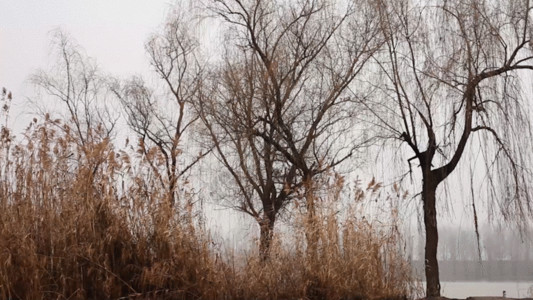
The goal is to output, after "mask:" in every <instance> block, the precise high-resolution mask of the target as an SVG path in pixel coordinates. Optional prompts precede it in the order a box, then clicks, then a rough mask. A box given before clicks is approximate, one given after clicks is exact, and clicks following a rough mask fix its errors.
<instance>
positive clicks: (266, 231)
mask: <svg viewBox="0 0 533 300" xmlns="http://www.w3.org/2000/svg"><path fill="white" fill-rule="evenodd" d="M275 220H276V219H275V217H272V216H270V217H269V216H264V217H263V219H262V220H261V222H260V223H259V227H260V230H261V231H260V236H259V257H260V259H261V261H266V260H267V259H268V257H269V256H270V246H271V245H272V237H273V235H274V222H275Z"/></svg>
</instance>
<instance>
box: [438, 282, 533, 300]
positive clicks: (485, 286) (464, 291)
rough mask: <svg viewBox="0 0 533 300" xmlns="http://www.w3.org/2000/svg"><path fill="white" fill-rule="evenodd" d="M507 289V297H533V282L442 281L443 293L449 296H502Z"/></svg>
mask: <svg viewBox="0 0 533 300" xmlns="http://www.w3.org/2000/svg"><path fill="white" fill-rule="evenodd" d="M503 291H506V294H507V297H510V298H524V297H532V296H533V295H532V293H533V282H488V281H468V282H465V281H458V282H451V281H445V282H441V294H442V295H443V296H445V297H449V298H463V299H464V298H466V297H469V296H502V292H503Z"/></svg>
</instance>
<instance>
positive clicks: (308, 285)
mask: <svg viewBox="0 0 533 300" xmlns="http://www.w3.org/2000/svg"><path fill="white" fill-rule="evenodd" d="M10 134H11V133H10V132H9V130H8V129H7V128H5V127H4V129H3V130H2V135H3V137H2V140H1V145H0V148H1V153H2V156H1V157H0V159H1V161H0V163H1V166H0V167H1V168H0V172H1V174H0V180H1V181H0V298H2V299H120V298H122V299H373V298H401V297H406V296H409V293H410V280H411V279H410V278H409V276H408V275H406V274H408V273H409V272H407V271H408V267H407V265H406V264H405V261H404V259H403V258H402V256H401V255H400V252H399V251H398V247H397V245H398V241H399V240H398V237H397V235H395V234H393V233H391V232H383V231H380V230H376V229H375V228H374V227H373V225H372V224H370V223H368V222H366V221H363V220H360V219H357V217H356V215H357V213H356V212H353V214H348V215H349V216H348V217H345V218H342V219H340V218H339V217H338V216H337V214H336V213H335V212H334V211H332V210H331V209H330V208H331V207H333V206H334V205H332V204H331V203H333V202H332V201H329V202H328V201H323V207H322V208H321V209H320V210H319V211H320V213H319V214H317V218H319V219H320V222H315V223H313V224H318V225H316V226H317V228H312V229H310V228H306V227H305V224H306V223H305V222H299V221H298V218H294V219H295V220H296V221H295V225H294V226H293V230H292V231H291V233H287V234H278V235H277V236H276V239H275V242H274V245H273V246H272V250H271V256H270V259H269V260H268V261H260V260H259V259H258V257H257V256H249V257H242V258H241V259H240V262H241V263H240V264H232V263H228V259H218V257H219V256H220V255H221V253H218V252H217V251H216V250H214V249H213V248H212V247H211V246H210V245H211V241H210V239H209V238H208V236H209V235H208V233H207V231H206V230H205V228H203V227H202V226H201V224H199V223H198V222H197V221H195V220H196V219H197V218H196V217H195V212H194V210H191V209H190V207H187V208H186V207H184V206H185V204H184V205H182V206H171V205H170V204H168V202H167V201H166V199H168V197H166V195H165V193H164V192H162V191H160V190H158V189H155V188H152V187H153V186H155V185H154V184H153V182H152V181H153V180H156V179H155V178H154V177H153V176H152V175H150V173H149V172H148V171H146V170H149V168H143V166H142V164H143V162H142V159H140V160H139V159H135V158H131V157H130V155H128V154H127V153H126V152H125V151H115V149H114V146H113V143H112V141H111V140H110V139H109V137H106V136H105V135H104V134H103V133H102V132H100V131H99V129H98V128H97V129H94V131H91V132H89V133H88V136H89V137H90V138H88V139H86V141H87V142H85V143H81V142H80V140H79V139H78V138H77V135H76V134H75V133H74V131H73V130H72V128H70V127H69V126H68V125H66V124H64V123H62V122H61V121H59V120H51V119H50V118H48V117H47V118H46V119H45V120H44V121H43V122H38V121H37V120H34V122H32V124H31V125H30V127H29V128H28V129H27V131H26V133H25V138H24V140H23V141H21V142H19V143H15V142H14V139H13V137H11V135H10ZM132 161H138V163H137V165H135V163H133V162H132ZM329 190H331V191H336V188H335V187H333V186H332V187H331V188H330V189H329ZM328 197H329V198H333V199H334V198H338V197H339V195H338V193H337V192H335V195H333V196H331V195H329V196H327V197H326V198H328ZM329 198H328V199H329ZM187 205H189V206H190V203H189V204H187ZM295 211H297V209H295ZM302 216H303V214H302ZM298 224H300V225H298ZM309 230H315V232H316V233H318V236H319V246H318V247H317V253H316V256H313V258H312V259H311V258H310V256H308V255H306V253H305V251H306V250H305V249H306V246H305V234H306V232H309ZM288 245H291V246H290V247H289V246H288ZM234 259H236V258H234ZM234 265H237V267H234Z"/></svg>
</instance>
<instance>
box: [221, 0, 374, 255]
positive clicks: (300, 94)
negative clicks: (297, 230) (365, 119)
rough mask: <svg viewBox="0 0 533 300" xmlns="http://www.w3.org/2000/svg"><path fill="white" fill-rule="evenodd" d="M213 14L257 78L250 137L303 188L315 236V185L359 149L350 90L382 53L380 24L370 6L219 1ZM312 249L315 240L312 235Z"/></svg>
mask: <svg viewBox="0 0 533 300" xmlns="http://www.w3.org/2000/svg"><path fill="white" fill-rule="evenodd" d="M213 9H214V11H215V12H216V13H217V14H218V15H219V16H220V17H222V18H223V20H225V22H226V23H228V24H230V25H231V28H232V31H231V32H232V34H233V38H234V41H235V43H237V45H236V46H237V47H235V48H236V49H237V50H238V51H237V53H240V54H238V55H239V56H242V57H247V59H246V61H244V63H246V64H247V65H245V66H243V68H248V69H250V68H252V69H254V70H256V71H255V72H257V73H259V74H260V76H258V77H257V78H256V80H257V81H258V83H257V85H260V86H261V88H260V94H259V96H257V98H258V99H259V100H257V101H258V102H259V101H261V106H260V107H258V108H257V112H256V114H255V115H254V118H255V120H254V121H253V122H252V124H254V127H253V128H251V129H248V130H252V132H253V135H255V136H257V137H259V138H261V139H263V140H264V141H265V142H266V143H267V144H269V145H271V146H272V147H274V148H275V149H276V151H277V152H279V153H280V154H281V155H282V156H283V157H284V158H285V159H286V160H287V161H288V162H289V163H290V165H291V166H292V167H294V168H295V169H296V171H297V174H296V175H295V177H294V179H292V178H291V181H292V184H293V186H291V187H290V188H291V189H292V188H296V187H300V186H301V187H304V192H303V193H302V194H303V197H304V198H305V201H306V207H307V211H308V216H309V228H315V227H316V226H314V224H315V222H316V221H317V220H316V218H315V203H314V201H315V198H314V187H313V178H314V177H315V176H317V175H319V174H321V173H323V172H325V171H326V170H328V169H331V168H333V167H335V166H337V165H339V164H340V163H341V162H343V161H345V160H346V159H347V158H349V157H350V156H351V155H352V154H353V152H354V151H355V150H356V149H357V147H358V146H359V145H360V143H359V142H360V141H357V142H356V141H355V139H351V138H346V137H347V136H349V134H347V133H348V132H349V130H352V129H353V127H352V126H353V124H352V123H351V121H352V120H353V116H354V114H356V112H355V111H354V110H348V109H347V108H348V105H349V102H350V100H351V99H350V97H349V96H348V94H347V87H348V86H349V85H350V84H351V83H353V82H354V79H355V78H356V77H357V76H358V75H359V74H360V73H361V72H362V70H363V67H364V66H365V64H366V62H367V61H368V60H369V58H370V57H371V55H372V54H373V53H374V52H375V51H376V50H377V49H378V48H379V46H380V40H379V38H378V37H379V26H378V25H379V24H378V22H377V20H378V19H377V18H373V17H372V15H373V14H374V13H375V10H373V9H372V7H371V5H370V3H367V2H365V1H361V2H359V3H357V5H355V4H353V3H350V4H348V5H341V3H340V2H339V3H335V2H328V1H318V0H316V1H315V0H308V1H298V2H296V3H295V2H290V3H289V2H285V1H240V0H234V1H229V0H228V1H215V5H214V8H213ZM307 243H308V249H309V250H310V253H314V252H315V251H314V249H316V246H317V245H316V244H317V235H316V234H314V233H313V231H312V230H311V231H310V232H309V235H308V240H307Z"/></svg>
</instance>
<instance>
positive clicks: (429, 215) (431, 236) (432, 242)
mask: <svg viewBox="0 0 533 300" xmlns="http://www.w3.org/2000/svg"><path fill="white" fill-rule="evenodd" d="M437 186H438V183H437V182H436V180H435V179H434V178H433V177H432V176H431V174H430V173H429V174H427V175H425V176H424V183H423V187H422V202H423V204H424V226H425V230H426V251H425V271H426V297H440V278H439V262H438V261H437V247H438V243H439V233H438V230H437V210H436V206H435V202H436V201H435V200H436V191H437Z"/></svg>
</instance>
